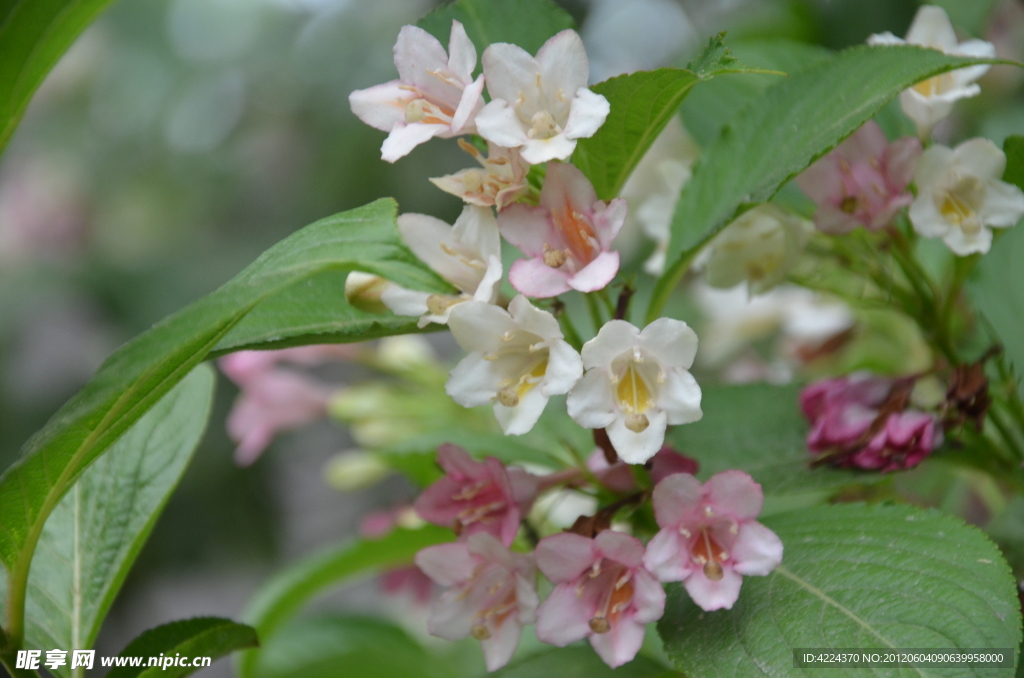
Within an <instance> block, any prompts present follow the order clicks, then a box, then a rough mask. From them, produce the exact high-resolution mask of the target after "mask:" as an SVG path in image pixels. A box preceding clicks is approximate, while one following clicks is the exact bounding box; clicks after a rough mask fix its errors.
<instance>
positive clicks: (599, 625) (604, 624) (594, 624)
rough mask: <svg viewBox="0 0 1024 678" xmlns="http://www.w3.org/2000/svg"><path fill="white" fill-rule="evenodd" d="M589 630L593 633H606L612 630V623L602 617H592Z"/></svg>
mask: <svg viewBox="0 0 1024 678" xmlns="http://www.w3.org/2000/svg"><path fill="white" fill-rule="evenodd" d="M590 630H591V631H593V632H594V633H608V632H609V631H611V630H612V625H611V624H609V623H608V620H607V619H605V618H604V617H594V618H592V619H591V620H590Z"/></svg>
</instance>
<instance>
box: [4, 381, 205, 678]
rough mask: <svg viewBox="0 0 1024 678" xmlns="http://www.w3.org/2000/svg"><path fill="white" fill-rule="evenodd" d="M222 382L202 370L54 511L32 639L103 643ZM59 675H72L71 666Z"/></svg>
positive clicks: (63, 644) (47, 645) (34, 575)
mask: <svg viewBox="0 0 1024 678" xmlns="http://www.w3.org/2000/svg"><path fill="white" fill-rule="evenodd" d="M213 384H214V380H213V371H212V370H211V369H210V368H209V367H206V366H205V365H203V366H200V367H198V368H197V369H195V370H194V371H193V372H192V374H190V375H189V376H188V377H187V378H186V379H185V380H184V381H182V382H181V383H180V384H178V386H176V387H175V388H174V389H173V390H172V391H171V392H170V393H168V394H167V395H166V396H164V397H163V399H162V400H161V401H160V402H159V403H158V404H157V406H156V407H154V408H153V409H152V410H150V411H149V413H147V414H146V416H145V417H143V418H142V419H140V420H139V422H138V423H137V424H135V425H134V426H133V427H132V428H131V429H130V430H129V431H128V433H126V434H125V435H124V436H123V437H122V438H121V439H120V440H119V441H117V443H116V444H115V445H114V446H113V447H112V448H111V449H110V452H109V453H108V454H107V455H106V456H104V457H103V459H101V460H99V461H98V462H97V463H95V464H93V465H92V466H90V467H89V470H87V471H86V472H85V473H84V474H82V477H81V478H79V480H78V482H77V483H75V485H74V487H73V488H72V489H71V491H70V492H68V493H67V494H66V495H65V496H64V498H63V499H62V500H61V502H60V503H59V504H58V505H57V508H56V509H55V510H54V511H53V513H51V514H50V517H49V518H48V519H47V521H46V526H45V527H44V529H43V534H42V537H41V538H40V540H39V546H38V548H37V551H36V553H37V556H38V557H37V558H36V559H35V560H34V562H33V564H32V569H31V571H30V573H29V580H28V600H27V604H26V612H27V617H28V620H27V629H26V638H25V640H26V643H27V644H28V645H29V646H30V647H33V648H37V649H41V650H49V649H53V648H64V649H86V648H91V647H92V646H93V643H94V642H95V640H96V635H97V633H99V629H100V624H101V623H102V622H103V618H104V617H105V616H106V614H107V610H109V609H110V605H111V603H112V602H113V600H114V597H115V596H116V595H117V592H118V591H119V590H120V588H121V584H122V583H123V582H124V579H125V576H126V575H127V574H128V570H129V568H130V567H131V565H132V563H133V562H134V561H135V558H136V556H137V555H138V553H139V550H140V549H141V548H142V545H143V544H144V543H145V541H146V539H147V537H148V536H149V533H150V531H152V529H153V525H154V524H155V523H156V520H157V518H158V517H159V516H160V513H161V511H162V510H163V507H164V505H165V504H166V503H167V500H168V498H169V497H170V495H171V492H172V491H173V490H174V488H175V487H176V486H177V484H178V481H179V480H181V476H182V474H183V473H184V472H185V469H186V467H187V466H188V463H189V461H191V459H192V454H193V453H194V451H195V448H196V445H197V444H198V443H199V440H200V439H201V437H202V434H203V430H204V429H205V428H206V420H207V417H208V416H209V412H210V402H211V400H212V395H213ZM0 588H3V587H2V586H0ZM0 593H2V592H0ZM0 598H3V596H2V595H0ZM55 673H56V674H57V675H60V676H69V675H71V671H70V669H69V668H68V666H64V667H62V668H60V669H58V670H57V671H55Z"/></svg>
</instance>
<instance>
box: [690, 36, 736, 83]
mask: <svg viewBox="0 0 1024 678" xmlns="http://www.w3.org/2000/svg"><path fill="white" fill-rule="evenodd" d="M738 65H739V62H738V61H737V60H736V57H734V56H733V55H732V51H731V50H730V49H729V48H728V47H726V46H725V33H724V32H722V33H719V34H718V35H716V36H714V37H712V38H711V40H710V41H708V44H707V47H705V48H704V51H702V52H701V53H700V54H698V55H697V58H696V59H694V60H693V61H691V62H690V63H688V64H687V65H686V70H688V71H691V72H692V73H694V74H695V75H696V76H697V77H698V78H700V79H701V80H703V79H705V78H709V77H711V76H713V75H716V74H718V73H722V72H723V71H727V70H731V69H734V68H736V67H737V66H738Z"/></svg>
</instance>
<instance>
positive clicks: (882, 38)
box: [868, 31, 907, 45]
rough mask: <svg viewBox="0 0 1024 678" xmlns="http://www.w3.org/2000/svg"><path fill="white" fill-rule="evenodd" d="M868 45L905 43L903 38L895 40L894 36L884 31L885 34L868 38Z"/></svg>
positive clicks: (877, 34)
mask: <svg viewBox="0 0 1024 678" xmlns="http://www.w3.org/2000/svg"><path fill="white" fill-rule="evenodd" d="M868 44H869V45H905V44H907V41H906V40H904V39H903V38H897V37H896V36H895V35H893V34H892V33H890V32H889V31H886V32H885V33H874V34H872V35H871V36H869V37H868Z"/></svg>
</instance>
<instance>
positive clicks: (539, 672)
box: [490, 646, 674, 678]
mask: <svg viewBox="0 0 1024 678" xmlns="http://www.w3.org/2000/svg"><path fill="white" fill-rule="evenodd" d="M665 673H666V668H665V667H664V666H663V665H661V664H659V663H657V662H655V661H652V660H650V659H648V658H647V657H644V656H643V655H639V656H638V657H637V658H636V659H634V660H633V661H631V662H629V663H628V664H625V665H623V666H620V667H619V668H617V669H614V670H613V669H610V668H608V665H607V664H605V663H604V662H603V661H601V658H600V657H598V656H597V653H595V652H594V651H593V650H592V649H591V648H590V646H587V647H567V648H563V649H560V650H551V651H550V652H544V653H542V654H538V655H534V656H533V657H528V658H527V659H524V660H522V661H520V662H516V663H514V664H512V665H511V666H506V667H505V668H503V669H501V670H499V671H497V672H495V673H492V674H490V675H491V676H493V678H538V677H539V676H552V677H557V678H606V677H609V678H612V677H614V678H661V677H662V676H664V675H665ZM672 675H674V674H672Z"/></svg>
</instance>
